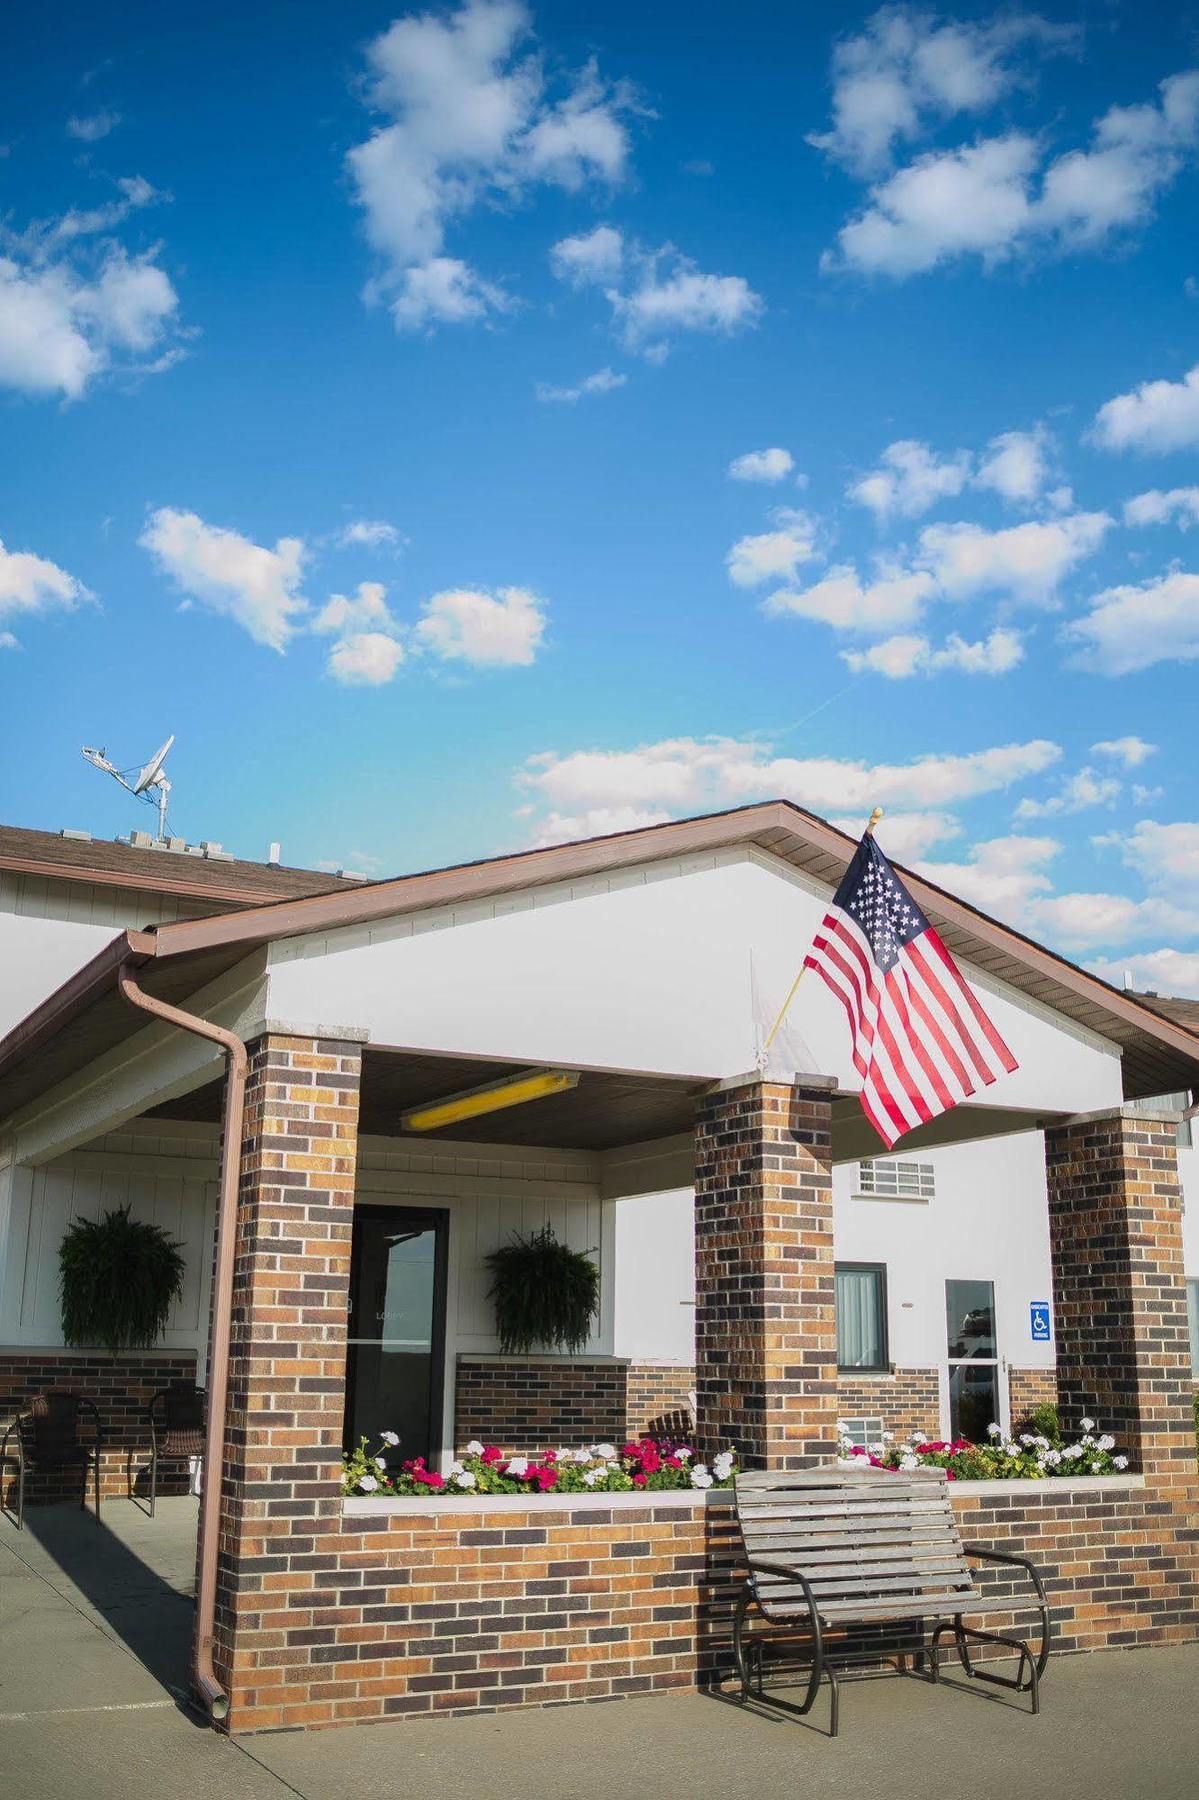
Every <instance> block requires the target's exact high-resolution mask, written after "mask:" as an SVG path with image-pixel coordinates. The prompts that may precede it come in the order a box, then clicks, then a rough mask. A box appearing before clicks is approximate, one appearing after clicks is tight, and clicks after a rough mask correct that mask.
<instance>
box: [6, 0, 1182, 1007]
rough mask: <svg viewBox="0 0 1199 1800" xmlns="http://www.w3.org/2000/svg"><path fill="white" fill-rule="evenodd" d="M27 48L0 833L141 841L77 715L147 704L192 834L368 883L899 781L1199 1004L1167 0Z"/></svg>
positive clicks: (108, 725) (15, 129)
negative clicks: (91, 754)
mask: <svg viewBox="0 0 1199 1800" xmlns="http://www.w3.org/2000/svg"><path fill="white" fill-rule="evenodd" d="M647 16H648V22H647ZM9 50H10V62H11V64H12V66H14V67H17V68H19V70H20V79H19V81H17V82H15V83H13V84H12V91H11V96H10V103H9V106H8V109H7V111H6V116H5V120H4V123H3V130H2V133H0V139H2V141H0V151H2V154H0V180H2V181H3V183H4V188H5V198H4V204H3V242H2V243H0V445H2V447H3V467H4V471H5V474H4V480H3V484H2V486H0V538H2V540H3V545H4V553H3V555H2V556H0V645H3V648H0V691H2V693H3V718H4V747H5V756H4V758H3V765H2V770H0V784H2V793H0V801H2V804H0V816H3V817H4V818H5V819H6V820H8V821H11V822H14V823H20V824H27V825H37V826H43V827H50V828H57V827H58V826H60V825H74V826H87V827H90V828H91V829H92V830H94V831H96V832H97V833H116V832H118V831H121V830H127V829H128V828H129V827H130V826H131V825H135V824H136V825H144V824H146V823H148V822H149V818H148V815H145V816H143V815H142V814H141V813H140V811H139V810H138V809H137V808H136V807H135V806H134V804H133V803H132V802H131V801H129V800H128V799H127V798H126V797H125V796H123V795H122V794H121V793H120V791H119V790H118V789H117V788H116V786H115V784H111V783H108V782H106V781H105V780H104V778H103V777H102V776H101V775H99V774H97V773H96V772H95V771H93V770H91V769H89V768H88V767H87V766H86V765H85V764H84V763H83V761H82V759H81V758H80V757H79V746H80V745H81V744H82V743H85V742H86V743H101V744H104V745H106V747H107V748H108V750H109V752H110V754H111V755H113V756H114V758H115V759H116V760H117V761H118V762H119V763H121V764H133V763H135V762H138V761H140V760H141V759H142V758H143V757H144V756H145V755H146V754H148V752H149V751H150V750H151V749H152V748H153V747H154V746H155V745H156V744H157V743H158V742H159V741H160V740H161V739H162V738H163V737H165V735H166V734H167V732H169V731H173V732H175V733H176V734H177V739H178V742H177V745H176V748H175V750H174V752H173V753H172V758H171V763H170V773H171V776H172V779H173V781H174V783H175V793H174V797H173V823H174V827H175V829H176V830H178V831H180V832H182V833H184V834H185V835H187V836H188V837H189V838H191V839H199V838H201V837H209V838H215V839H219V840H221V841H223V842H224V843H225V844H226V846H227V847H229V848H231V849H233V850H235V851H236V852H237V853H238V854H240V855H245V856H262V855H264V854H265V851H266V846H267V844H268V842H269V841H270V840H271V839H273V838H278V839H281V840H282V842H283V845H284V856H285V860H287V861H290V862H296V863H308V864H316V863H326V864H328V865H329V866H331V867H342V866H344V867H351V868H358V869H366V870H368V871H369V872H371V873H391V872H398V871H402V870H407V869H412V868H419V867H425V866H430V865H433V864H437V863H442V862H448V861H457V860H461V859H465V858H468V857H472V856H478V855H487V854H491V853H494V852H496V851H500V850H504V849H508V848H511V847H514V846H521V845H525V844H529V843H536V842H544V841H550V840H553V839H555V838H561V837H563V836H571V835H581V834H588V833H591V832H594V831H603V830H612V829H619V828H622V827H623V826H626V825H631V824H637V823H641V822H649V821H652V820H656V819H660V818H664V817H669V816H677V815H680V814H686V813H689V812H699V811H706V810H712V809H714V808H717V807H721V806H725V805H735V804H741V803H743V802H745V801H749V800H753V799H756V798H760V797H763V796H767V795H775V794H786V795H789V796H790V797H792V798H794V799H796V800H798V801H800V802H801V803H803V804H807V805H809V806H811V807H813V808H814V809H815V810H816V811H818V812H822V813H824V814H827V815H830V816H832V817H835V818H837V819H838V820H844V821H849V822H852V823H854V824H857V823H860V822H861V821H862V820H863V819H864V817H865V815H866V814H867V813H868V812H869V810H870V806H871V805H872V804H873V803H874V802H875V801H878V802H881V803H882V804H884V805H885V806H886V807H887V812H888V816H887V822H886V824H885V826H884V828H883V831H882V834H881V835H882V839H883V841H884V843H887V844H888V845H889V847H890V848H891V850H892V852H893V853H894V854H897V855H901V856H903V857H904V858H905V859H907V860H910V861H913V862H916V863H919V864H920V865H921V866H925V867H927V868H929V869H930V870H931V871H932V873H933V874H934V875H935V876H937V877H938V878H939V879H941V880H942V881H944V882H946V883H947V884H948V885H950V886H952V887H955V888H957V889H959V890H960V891H962V892H963V893H965V894H966V895H967V896H968V897H969V898H971V899H973V900H975V901H976V902H978V903H979V904H981V905H983V906H985V907H986V908H987V909H988V910H990V911H993V912H996V913H998V914H1000V915H1001V916H1004V917H1006V918H1008V919H1010V920H1012V921H1013V922H1015V923H1016V924H1018V925H1020V926H1021V927H1022V928H1023V929H1025V930H1027V931H1029V932H1031V933H1032V934H1034V935H1036V936H1038V937H1041V938H1044V939H1045V940H1046V941H1048V942H1050V943H1052V944H1054V945H1055V946H1056V947H1058V948H1060V949H1063V950H1064V951H1065V952H1066V953H1067V954H1070V955H1072V956H1074V957H1076V958H1077V959H1078V960H1081V961H1084V962H1087V963H1089V964H1092V965H1093V966H1096V967H1098V968H1100V969H1102V970H1104V971H1105V972H1108V973H1112V972H1117V973H1118V971H1119V970H1121V969H1123V968H1124V967H1131V968H1132V969H1133V970H1134V971H1135V972H1136V974H1137V976H1138V978H1139V979H1141V980H1142V981H1144V982H1147V983H1148V984H1150V985H1153V986H1156V987H1159V988H1160V989H1161V990H1162V991H1174V992H1186V991H1199V822H1197V821H1199V811H1197V807H1196V794H1195V781H1196V777H1195V772H1194V760H1195V759H1194V753H1193V743H1194V728H1193V725H1192V718H1193V711H1194V709H1193V705H1192V703H1191V696H1192V691H1193V683H1194V659H1195V658H1196V657H1197V656H1199V574H1195V573H1193V572H1192V571H1193V570H1194V569H1195V568H1196V546H1197V545H1199V457H1197V454H1196V453H1197V451H1199V372H1196V373H1194V374H1193V375H1192V374H1191V371H1192V370H1196V371H1199V253H1197V252H1196V249H1195V218H1196V195H1197V192H1199V187H1197V182H1196V163H1197V158H1199V11H1196V10H1195V9H1194V8H1191V9H1186V10H1183V11H1180V10H1179V9H1178V8H1176V7H1174V6H1167V5H1165V4H1161V3H1160V0H1151V3H1150V4H1148V5H1141V6H1139V7H1136V8H1132V7H1130V6H1117V5H1113V6H1094V7H1087V8H1077V7H1076V8H1057V7H1045V8H1042V9H1041V10H1039V11H1036V12H1032V11H1020V10H1004V11H1000V12H996V11H994V10H992V9H990V8H984V7H979V8H974V7H958V8H955V9H953V11H952V12H949V13H936V12H934V11H926V10H923V9H920V8H911V7H903V6H900V7H892V8H887V9H884V10H882V11H881V12H880V11H878V10H871V9H862V10H861V11H851V10H850V9H847V8H845V7H844V6H833V5H827V6H826V5H812V4H803V5H796V6H788V7H782V6H777V5H755V4H752V3H751V4H749V5H746V6H740V7H737V8H733V7H731V6H729V5H728V4H727V0H726V3H724V4H715V3H713V0H700V3H698V4H690V5H688V6H687V7H686V8H683V7H671V6H660V7H655V8H652V9H646V8H644V7H636V8H634V7H632V6H625V5H620V4H613V5H611V6H608V7H606V8H604V9H602V11H601V12H599V13H597V11H596V9H595V8H594V7H589V8H587V9H584V8H583V7H582V6H579V5H575V4H572V3H570V0H559V3H558V4H556V5H554V6H552V7H549V6H544V7H541V8H540V9H535V8H531V7H530V8H525V7H522V6H520V5H518V4H516V3H515V0H490V3H486V0H475V3H474V4H469V5H467V6H465V7H460V8H456V9H455V8H446V9H441V10H434V11H430V12H420V11H414V12H409V13H404V12H397V11H396V10H394V8H393V7H376V6H366V5H361V6H356V5H341V6H337V7H333V6H330V5H327V4H326V5H316V4H290V5H287V6H271V5H269V4H262V5H258V6H256V7H252V8H246V7H239V8H236V9H235V8H232V7H226V6H223V5H221V4H219V3H217V4H210V5H207V6H205V7H204V8H203V9H200V8H189V7H186V6H180V7H173V8H169V9H165V10H164V9H162V8H161V7H153V8H152V7H150V6H148V5H138V4H131V5H126V6H122V7H120V8H117V7H107V8H84V7H70V6H67V7H59V8H56V9H54V13H53V16H52V17H49V16H45V17H43V16H37V15H36V14H35V11H34V9H29V8H27V9H25V10H24V13H23V15H22V16H21V17H20V18H18V19H17V20H16V21H15V23H14V24H12V25H10V31H9ZM1188 377H1189V379H1188Z"/></svg>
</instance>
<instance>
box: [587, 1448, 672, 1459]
mask: <svg viewBox="0 0 1199 1800" xmlns="http://www.w3.org/2000/svg"><path fill="white" fill-rule="evenodd" d="M591 1449H592V1453H593V1455H595V1456H602V1457H603V1459H604V1461H605V1462H611V1461H612V1458H613V1457H614V1456H615V1455H616V1445H615V1444H592V1446H591ZM682 1454H683V1453H682V1451H681V1450H680V1451H679V1455H680V1456H681V1455H682Z"/></svg>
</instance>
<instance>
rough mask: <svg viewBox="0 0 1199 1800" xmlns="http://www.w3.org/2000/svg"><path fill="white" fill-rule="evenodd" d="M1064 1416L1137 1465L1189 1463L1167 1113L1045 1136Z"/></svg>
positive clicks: (1187, 1384) (1178, 1216) (1185, 1467)
mask: <svg viewBox="0 0 1199 1800" xmlns="http://www.w3.org/2000/svg"><path fill="white" fill-rule="evenodd" d="M1045 1172H1046V1181H1047V1186H1048V1194H1049V1241H1050V1248H1051V1251H1052V1255H1053V1285H1054V1311H1055V1315H1056V1324H1057V1333H1056V1336H1057V1379H1058V1392H1059V1395H1060V1404H1061V1411H1062V1418H1063V1421H1064V1422H1065V1423H1066V1424H1067V1425H1073V1424H1074V1422H1075V1421H1077V1420H1078V1419H1080V1418H1082V1417H1083V1416H1084V1415H1085V1416H1088V1417H1090V1418H1093V1419H1095V1420H1097V1421H1098V1423H1099V1424H1100V1426H1101V1427H1102V1429H1103V1430H1105V1431H1110V1432H1111V1433H1112V1435H1113V1437H1115V1439H1116V1440H1117V1442H1118V1443H1120V1444H1121V1445H1123V1446H1124V1448H1125V1449H1126V1450H1127V1451H1128V1454H1129V1455H1130V1456H1131V1457H1132V1458H1133V1459H1134V1466H1135V1464H1136V1463H1138V1462H1139V1464H1140V1466H1141V1467H1142V1468H1143V1469H1145V1470H1150V1469H1155V1470H1159V1471H1160V1472H1161V1473H1163V1474H1171V1473H1173V1472H1175V1471H1185V1473H1186V1474H1188V1475H1190V1474H1192V1473H1193V1471H1194V1463H1195V1435H1194V1424H1193V1419H1192V1413H1191V1404H1192V1400H1191V1396H1192V1391H1193V1385H1194V1384H1193V1379H1192V1376H1191V1365H1190V1346H1189V1335H1188V1330H1187V1315H1186V1288H1185V1285H1184V1281H1183V1258H1182V1189H1181V1187H1180V1184H1179V1180H1178V1149H1177V1142H1176V1133H1175V1127H1174V1124H1173V1122H1172V1121H1171V1120H1168V1119H1160V1118H1154V1117H1152V1116H1150V1115H1147V1114H1146V1115H1142V1116H1140V1117H1138V1116H1136V1115H1130V1114H1127V1113H1123V1112H1115V1113H1104V1114H1100V1115H1096V1116H1093V1117H1089V1118H1082V1119H1078V1120H1076V1121H1074V1122H1072V1123H1070V1124H1067V1125H1061V1126H1055V1127H1054V1128H1053V1129H1052V1130H1049V1131H1046V1133H1045Z"/></svg>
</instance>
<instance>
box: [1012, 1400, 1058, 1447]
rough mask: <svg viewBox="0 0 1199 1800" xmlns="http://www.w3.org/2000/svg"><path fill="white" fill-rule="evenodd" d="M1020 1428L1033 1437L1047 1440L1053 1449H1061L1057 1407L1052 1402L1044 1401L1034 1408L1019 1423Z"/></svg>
mask: <svg viewBox="0 0 1199 1800" xmlns="http://www.w3.org/2000/svg"><path fill="white" fill-rule="evenodd" d="M1020 1428H1021V1430H1022V1431H1027V1432H1029V1433H1030V1434H1031V1435H1032V1436H1033V1437H1043V1438H1048V1439H1049V1442H1050V1443H1051V1444H1052V1445H1053V1446H1054V1447H1055V1449H1060V1447H1061V1443H1062V1423H1061V1419H1060V1418H1059V1416H1058V1410H1057V1406H1056V1405H1055V1403H1054V1402H1053V1401H1052V1400H1046V1401H1044V1402H1043V1403H1042V1404H1041V1405H1040V1406H1034V1407H1033V1409H1032V1411H1031V1412H1030V1413H1029V1414H1028V1415H1027V1417H1026V1418H1024V1419H1022V1420H1021V1421H1020Z"/></svg>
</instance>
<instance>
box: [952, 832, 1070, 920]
mask: <svg viewBox="0 0 1199 1800" xmlns="http://www.w3.org/2000/svg"><path fill="white" fill-rule="evenodd" d="M1060 850H1061V845H1060V844H1059V843H1058V841H1057V839H1056V838H1051V837H1026V836H1022V835H1019V834H1015V835H1013V836H1011V837H1001V838H988V839H984V841H983V842H981V843H978V844H975V845H974V846H973V848H972V849H971V850H970V852H969V857H968V859H967V861H965V862H928V861H924V862H921V863H919V864H918V865H917V866H918V868H919V871H920V873H921V874H922V875H926V876H927V877H928V879H929V880H930V881H934V882H936V884H937V886H938V887H943V888H947V889H948V891H949V892H950V893H951V894H958V895H960V897H961V898H962V899H963V900H967V901H969V902H970V904H971V905H972V906H977V907H979V908H980V909H981V910H982V911H983V912H986V913H991V914H997V915H998V916H999V917H1000V918H1003V919H1007V920H1009V921H1010V922H1011V923H1013V924H1021V923H1025V922H1027V916H1028V908H1029V904H1030V902H1031V901H1032V900H1033V899H1034V898H1036V897H1037V896H1039V895H1043V894H1046V893H1048V892H1049V891H1050V889H1051V888H1052V885H1053V884H1052V881H1051V880H1050V877H1049V876H1048V875H1047V874H1046V873H1045V864H1046V863H1048V862H1052V860H1053V858H1054V857H1055V856H1056V855H1057V854H1058V852H1059V851H1060Z"/></svg>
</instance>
